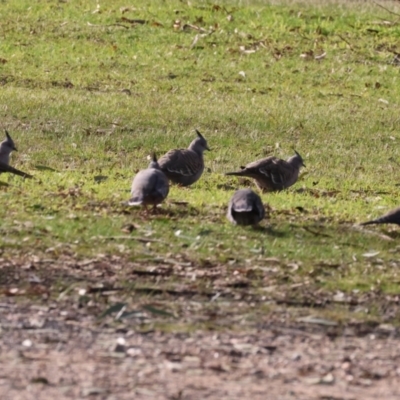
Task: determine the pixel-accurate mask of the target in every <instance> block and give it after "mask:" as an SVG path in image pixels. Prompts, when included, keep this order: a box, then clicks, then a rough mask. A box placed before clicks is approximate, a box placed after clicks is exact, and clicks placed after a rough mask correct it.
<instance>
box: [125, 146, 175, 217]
mask: <svg viewBox="0 0 400 400" xmlns="http://www.w3.org/2000/svg"><path fill="white" fill-rule="evenodd" d="M168 192H169V182H168V179H167V177H166V176H165V174H164V173H163V172H162V171H161V169H160V165H159V164H158V162H157V157H156V155H155V154H153V159H152V161H151V163H150V165H149V167H148V168H147V169H143V170H141V171H139V172H138V173H137V174H136V176H135V177H134V179H133V182H132V188H131V199H130V200H129V201H128V204H129V205H130V206H138V205H143V206H144V207H145V208H146V209H147V206H148V205H152V206H153V210H154V209H155V207H156V205H157V204H160V203H162V202H163V201H164V200H165V198H166V197H167V196H168Z"/></svg>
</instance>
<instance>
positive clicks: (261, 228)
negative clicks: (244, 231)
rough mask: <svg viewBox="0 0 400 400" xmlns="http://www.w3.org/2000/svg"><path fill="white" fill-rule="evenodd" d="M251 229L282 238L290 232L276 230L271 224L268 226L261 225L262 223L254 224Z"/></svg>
mask: <svg viewBox="0 0 400 400" xmlns="http://www.w3.org/2000/svg"><path fill="white" fill-rule="evenodd" d="M252 230H253V231H255V232H260V233H264V234H266V235H268V236H273V237H276V238H283V237H287V236H289V234H290V232H288V231H284V230H277V229H275V228H274V227H272V226H271V225H268V226H262V225H256V226H253V227H252Z"/></svg>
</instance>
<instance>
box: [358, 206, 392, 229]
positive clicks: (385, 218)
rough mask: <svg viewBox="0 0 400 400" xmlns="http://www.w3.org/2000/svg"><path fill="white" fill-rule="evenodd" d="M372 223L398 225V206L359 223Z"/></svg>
mask: <svg viewBox="0 0 400 400" xmlns="http://www.w3.org/2000/svg"><path fill="white" fill-rule="evenodd" d="M372 224H397V225H400V207H398V208H395V209H394V210H392V211H389V212H388V213H387V214H385V215H384V216H382V217H380V218H377V219H373V220H372V221H367V222H363V223H362V224H361V225H372Z"/></svg>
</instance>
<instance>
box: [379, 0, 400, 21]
mask: <svg viewBox="0 0 400 400" xmlns="http://www.w3.org/2000/svg"><path fill="white" fill-rule="evenodd" d="M373 3H374V4H376V5H377V6H378V7H380V8H383V9H384V10H386V11H387V12H388V13H389V14H393V15H396V16H398V17H400V14H397V13H395V12H394V11H391V10H389V9H388V8H386V7H384V6H382V5H381V4H379V3H377V2H376V1H373Z"/></svg>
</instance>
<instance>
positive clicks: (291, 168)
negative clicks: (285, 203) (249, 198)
mask: <svg viewBox="0 0 400 400" xmlns="http://www.w3.org/2000/svg"><path fill="white" fill-rule="evenodd" d="M295 153H296V155H294V156H292V157H290V158H289V159H288V160H287V161H285V160H282V159H280V158H277V157H267V158H263V159H262V160H257V161H254V162H252V163H250V164H247V165H246V166H245V167H241V168H242V170H241V171H236V172H228V173H226V174H225V175H235V176H246V177H249V178H253V179H254V180H255V181H256V185H257V186H258V188H259V189H261V190H262V191H263V192H275V191H279V190H283V189H286V188H288V187H289V186H292V185H293V184H294V183H296V181H297V179H298V177H299V172H300V168H301V167H302V166H303V167H305V165H304V163H303V159H302V158H301V156H300V154H299V153H298V152H297V151H295Z"/></svg>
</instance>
